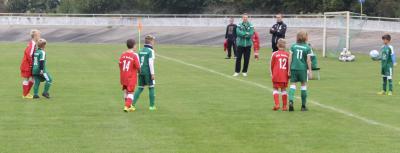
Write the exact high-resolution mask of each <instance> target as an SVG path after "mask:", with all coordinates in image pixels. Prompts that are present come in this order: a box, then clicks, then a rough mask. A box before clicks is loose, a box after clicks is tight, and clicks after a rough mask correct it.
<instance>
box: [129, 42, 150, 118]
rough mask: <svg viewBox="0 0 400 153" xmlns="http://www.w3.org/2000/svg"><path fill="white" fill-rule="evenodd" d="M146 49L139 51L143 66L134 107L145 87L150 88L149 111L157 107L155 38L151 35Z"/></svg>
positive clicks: (145, 45) (146, 43)
mask: <svg viewBox="0 0 400 153" xmlns="http://www.w3.org/2000/svg"><path fill="white" fill-rule="evenodd" d="M144 41H145V42H144V43H145V44H144V48H143V49H141V50H140V51H139V57H140V65H141V73H140V75H139V87H138V89H137V90H136V92H135V98H134V101H133V106H135V105H136V102H137V101H138V100H139V96H140V94H141V93H142V92H143V90H144V87H145V86H148V87H149V100H150V107H149V110H151V111H154V110H156V106H155V104H154V101H155V93H154V92H155V91H154V85H155V76H154V75H155V74H154V59H155V53H154V50H153V47H154V41H155V38H154V37H153V36H151V35H147V36H146V38H145V40H144Z"/></svg>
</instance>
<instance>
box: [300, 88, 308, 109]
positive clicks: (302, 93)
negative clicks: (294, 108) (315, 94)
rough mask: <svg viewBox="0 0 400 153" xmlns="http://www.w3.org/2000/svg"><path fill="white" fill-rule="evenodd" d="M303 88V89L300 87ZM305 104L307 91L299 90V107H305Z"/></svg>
mask: <svg viewBox="0 0 400 153" xmlns="http://www.w3.org/2000/svg"><path fill="white" fill-rule="evenodd" d="M302 88H303V87H302ZM306 103H307V89H305V90H303V89H302V90H301V106H306Z"/></svg>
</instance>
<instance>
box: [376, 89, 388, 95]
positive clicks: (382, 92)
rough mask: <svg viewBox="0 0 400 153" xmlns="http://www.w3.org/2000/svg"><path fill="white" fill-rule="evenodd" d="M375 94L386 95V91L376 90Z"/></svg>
mask: <svg viewBox="0 0 400 153" xmlns="http://www.w3.org/2000/svg"><path fill="white" fill-rule="evenodd" d="M376 94H378V95H386V92H385V91H383V90H382V91H380V92H378V93H376Z"/></svg>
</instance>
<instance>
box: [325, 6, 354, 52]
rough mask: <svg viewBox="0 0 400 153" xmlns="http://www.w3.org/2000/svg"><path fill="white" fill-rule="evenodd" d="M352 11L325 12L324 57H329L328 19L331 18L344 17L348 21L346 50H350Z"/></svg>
mask: <svg viewBox="0 0 400 153" xmlns="http://www.w3.org/2000/svg"><path fill="white" fill-rule="evenodd" d="M350 13H351V12H350V11H342V12H325V13H324V30H323V41H322V43H323V44H322V56H323V57H327V55H326V51H327V35H326V30H327V17H329V16H344V17H345V19H346V25H345V29H346V49H347V50H350Z"/></svg>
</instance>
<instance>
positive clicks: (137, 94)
mask: <svg viewBox="0 0 400 153" xmlns="http://www.w3.org/2000/svg"><path fill="white" fill-rule="evenodd" d="M143 89H144V88H142V87H139V88H137V90H136V91H135V95H134V97H133V105H135V104H136V102H137V101H138V99H139V97H140V94H142V92H143Z"/></svg>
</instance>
